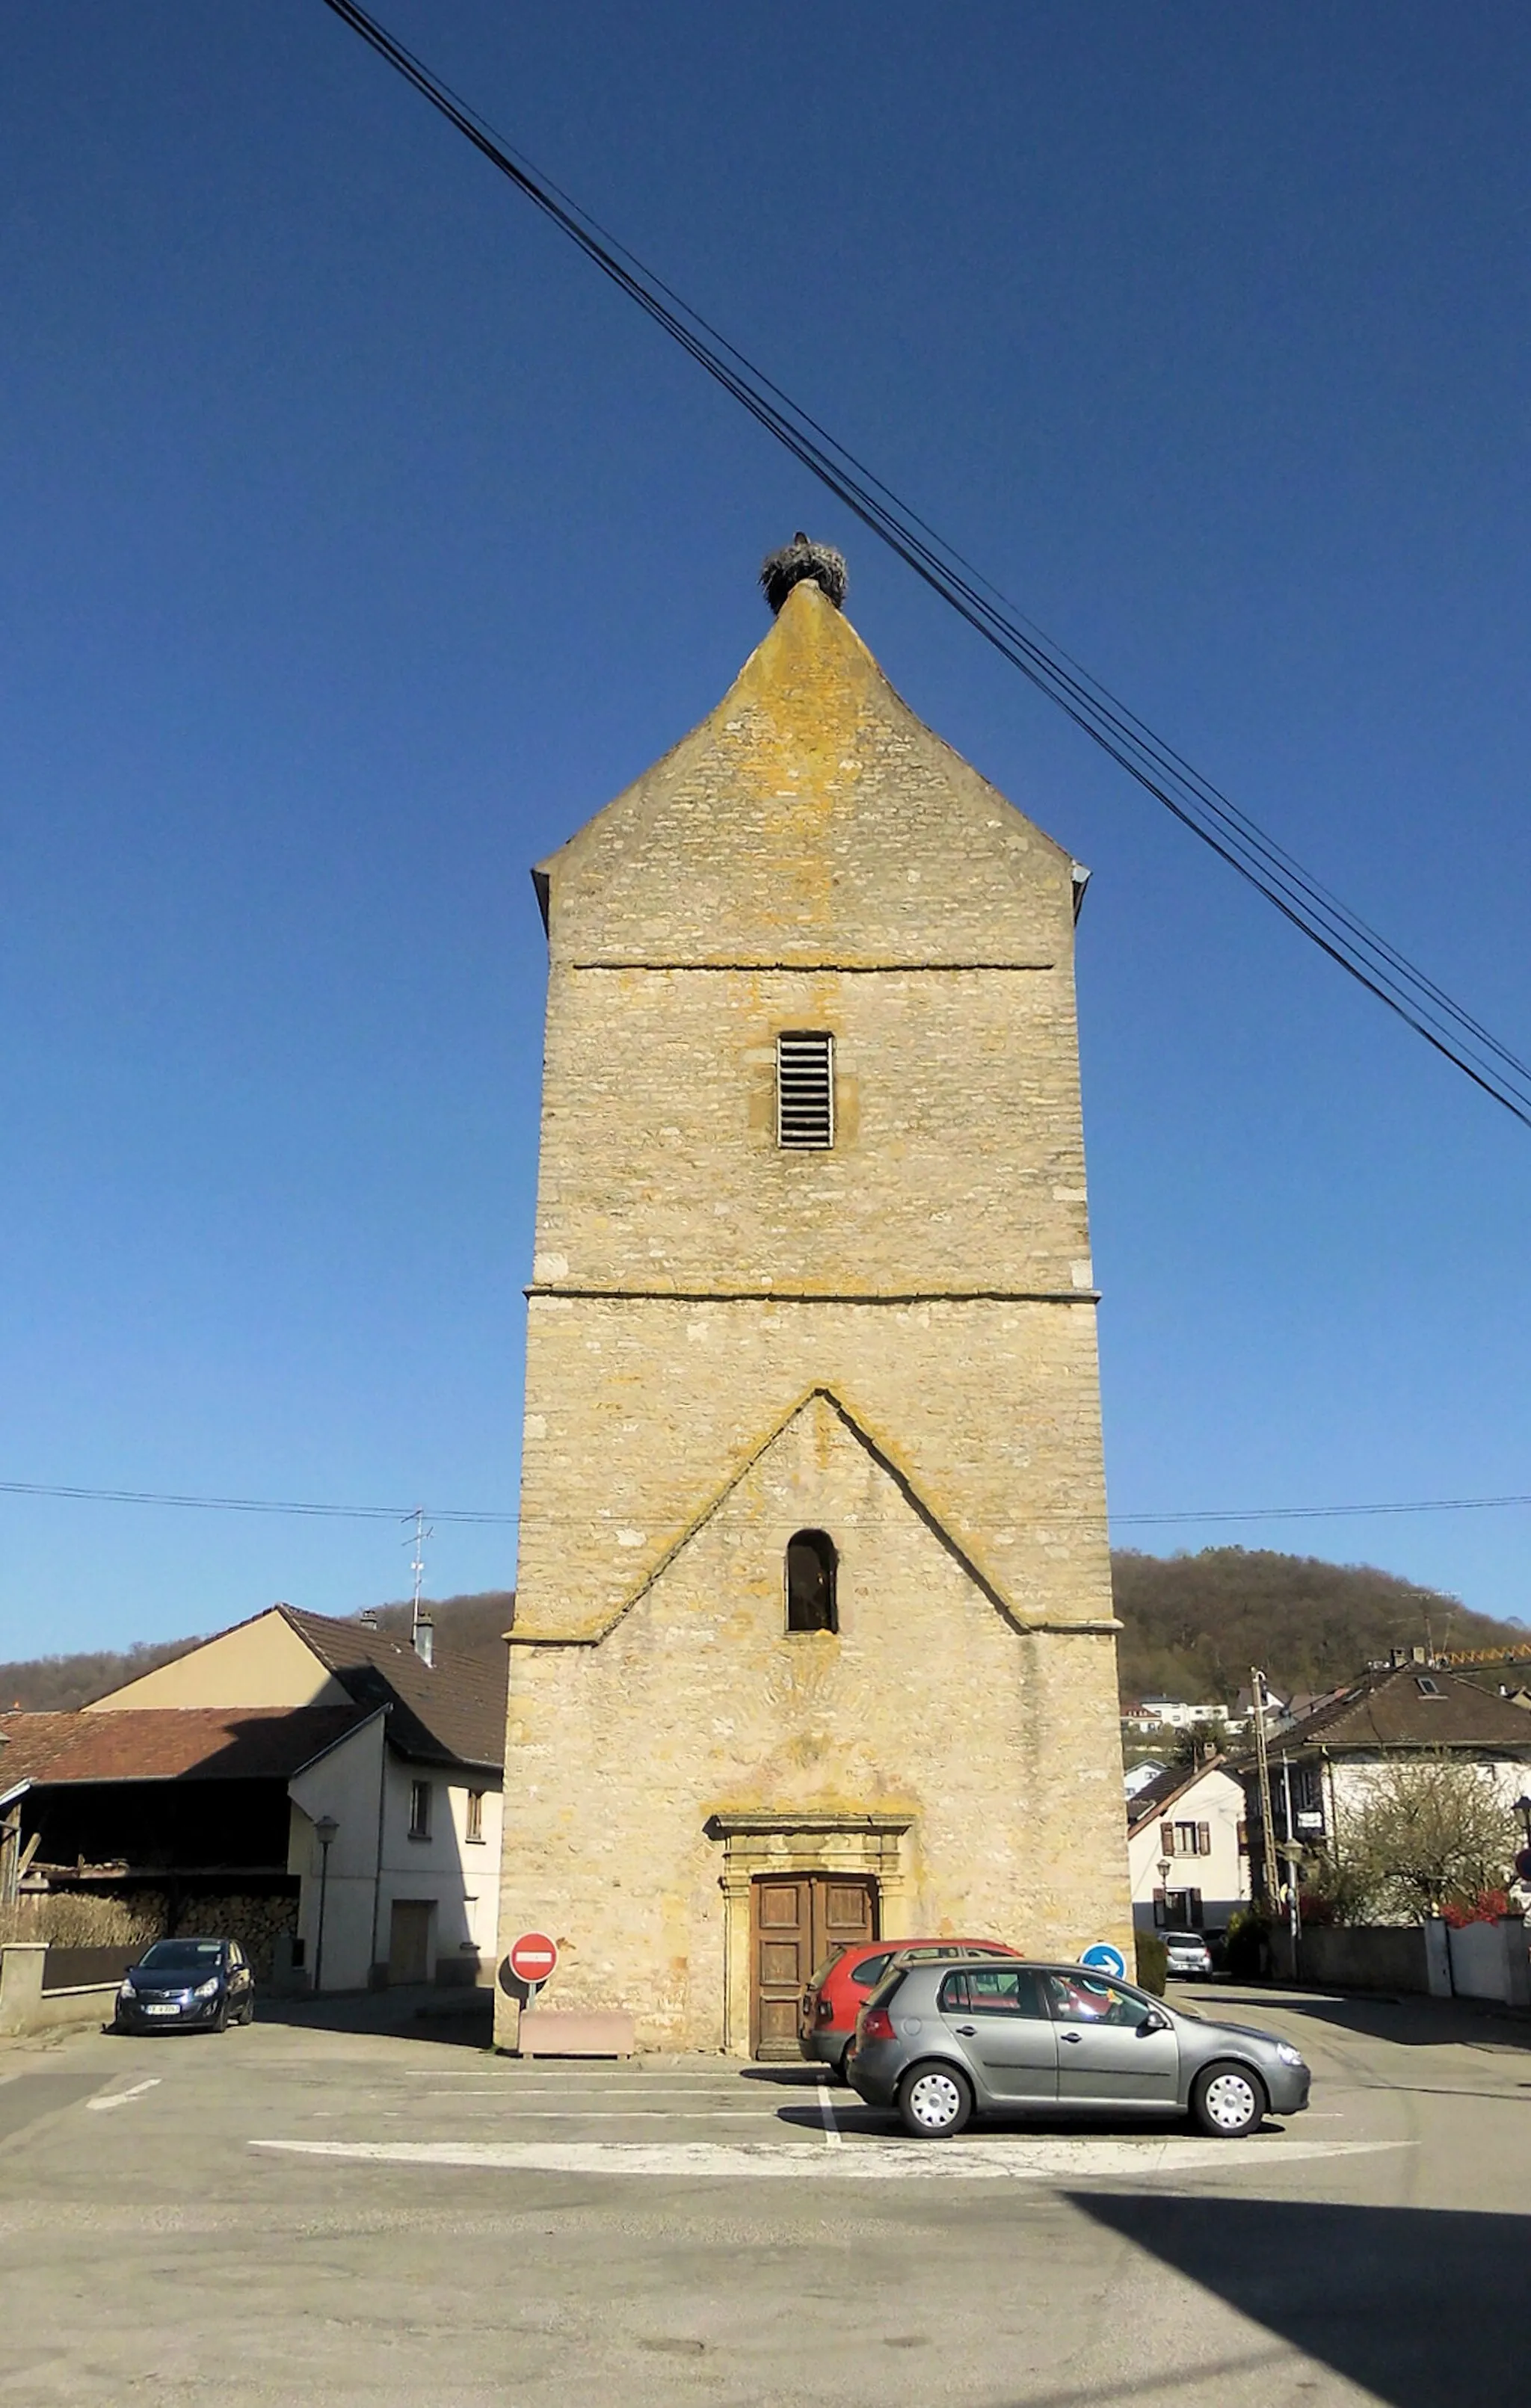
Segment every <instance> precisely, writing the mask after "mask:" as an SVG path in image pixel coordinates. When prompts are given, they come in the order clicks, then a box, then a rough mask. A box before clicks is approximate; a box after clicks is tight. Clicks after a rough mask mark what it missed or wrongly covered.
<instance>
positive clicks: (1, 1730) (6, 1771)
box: [0, 1710, 79, 1798]
mask: <svg viewBox="0 0 1531 2408" xmlns="http://www.w3.org/2000/svg"><path fill="white" fill-rule="evenodd" d="M78 1723H79V1715H78V1714H76V1713H67V1714H24V1713H21V1711H20V1710H18V1711H17V1712H16V1713H9V1714H0V1798H3V1797H4V1796H5V1794H6V1792H7V1789H14V1788H15V1786H16V1784H17V1783H18V1782H19V1781H31V1780H33V1779H35V1777H36V1774H37V1773H39V1772H40V1771H41V1770H42V1769H43V1767H44V1765H46V1764H51V1762H52V1759H53V1758H54V1756H57V1754H58V1752H59V1750H60V1748H61V1747H63V1746H65V1744H66V1742H68V1741H69V1740H70V1739H71V1738H72V1737H73V1735H74V1731H75V1728H76V1726H77V1725H78Z"/></svg>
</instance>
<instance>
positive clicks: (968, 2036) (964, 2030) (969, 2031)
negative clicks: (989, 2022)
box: [952, 2024, 978, 2040]
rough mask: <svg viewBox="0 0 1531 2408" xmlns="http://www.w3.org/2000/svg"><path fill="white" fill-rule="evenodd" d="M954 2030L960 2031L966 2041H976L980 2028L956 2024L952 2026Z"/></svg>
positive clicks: (974, 2025) (972, 2025)
mask: <svg viewBox="0 0 1531 2408" xmlns="http://www.w3.org/2000/svg"><path fill="white" fill-rule="evenodd" d="M952 2029H953V2030H954V2031H960V2033H961V2035H962V2038H963V2039H964V2040H976V2039H977V2037H978V2027H977V2025H976V2024H954V2025H953V2026H952Z"/></svg>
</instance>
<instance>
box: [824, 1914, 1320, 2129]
mask: <svg viewBox="0 0 1531 2408" xmlns="http://www.w3.org/2000/svg"><path fill="white" fill-rule="evenodd" d="M845 2078H846V2080H847V2081H848V2082H849V2083H850V2085H851V2087H852V2088H853V2089H854V2090H856V2091H857V2092H858V2093H859V2096H860V2097H861V2098H862V2099H864V2100H866V2101H867V2103H868V2105H869V2106H873V2107H896V2108H897V2109H898V2112H899V2114H900V2115H901V2117H902V2118H903V2127H904V2129H905V2131H908V2132H913V2133H915V2134H917V2135H918V2136H919V2137H921V2138H923V2139H927V2140H939V2139H945V2138H946V2137H948V2136H949V2135H950V2134H952V2133H954V2132H960V2130H961V2129H962V2127H963V2126H964V2125H965V2124H966V2122H967V2121H968V2118H969V2117H970V2116H971V2115H973V2114H975V2113H977V2114H984V2115H1033V2114H1041V2115H1058V2114H1075V2113H1076V2112H1077V2111H1080V2110H1086V2111H1088V2110H1092V2109H1102V2108H1106V2109H1109V2110H1111V2112H1112V2113H1113V2114H1118V2115H1141V2116H1168V2115H1189V2116H1190V2117H1191V2119H1192V2122H1193V2123H1194V2124H1195V2125H1196V2126H1197V2128H1199V2129H1200V2130H1201V2131H1203V2132H1207V2133H1211V2134H1214V2135H1216V2136H1217V2137H1219V2138H1220V2139H1223V2140H1229V2141H1236V2140H1239V2139H1242V2137H1243V2136H1244V2134H1245V2133H1247V2132H1252V2131H1254V2130H1255V2129H1256V2128H1257V2127H1258V2126H1259V2125H1260V2124H1261V2123H1262V2122H1263V2121H1264V2116H1265V2114H1267V2112H1274V2113H1275V2114H1278V2115H1295V2114H1299V2113H1300V2112H1301V2110H1302V2109H1303V2108H1305V2107H1306V2106H1307V2092H1308V2085H1309V2083H1310V2081H1311V2079H1312V2077H1311V2075H1310V2073H1309V2071H1308V2069H1307V2065H1306V2064H1305V2062H1304V2060H1303V2057H1302V2055H1301V2053H1300V2052H1299V2051H1298V2050H1297V2049H1294V2048H1293V2047H1292V2045H1291V2044H1290V2042H1287V2041H1284V2040H1278V2039H1276V2038H1275V2037H1274V2035H1273V2034H1271V2033H1269V2032H1262V2031H1253V2030H1250V2029H1249V2028H1248V2027H1247V2026H1246V2025H1243V2024H1220V2023H1219V2024H1215V2023H1207V2022H1205V2021H1203V2019H1202V2018H1201V2017H1200V2016H1198V2015H1189V2014H1180V2013H1179V2012H1178V2011H1177V2009H1176V2008H1174V2007H1167V2006H1166V2005H1165V2004H1164V2002H1163V2000H1162V1999H1155V1998H1150V1997H1149V1995H1148V1992H1147V1991H1146V1990H1136V1989H1134V1988H1133V1987H1132V1985H1130V1984H1129V1983H1126V1982H1115V1981H1111V1980H1108V1979H1107V1978H1106V1977H1105V1975H1104V1974H1100V1973H1095V1972H1092V1971H1090V1970H1089V1969H1088V1968H1087V1967H1085V1966H1083V1965H1033V1964H1030V1963H1027V1962H1025V1961H1020V1962H1018V1963H1016V1964H1009V1965H1005V1964H996V1963H995V1961H994V1959H993V1958H992V1957H988V1958H984V1959H978V1958H973V1959H970V1960H968V1961H966V1962H964V1963H960V1964H952V1963H950V1962H948V1963H946V1964H945V1965H916V1964H912V1963H906V1962H903V1961H901V1960H900V1959H899V1958H897V1957H895V1958H894V1960H893V1963H892V1964H891V1965H890V1966H889V1967H888V1971H887V1972H886V1974H885V1975H884V1976H883V1979H882V1981H881V1982H880V1983H879V1984H878V1985H877V1987H876V1989H875V1990H874V1992H873V1993H872V1996H871V1998H870V1999H869V2000H867V2002H866V2005H865V2006H864V2007H863V2008H862V2009H861V2012H860V2014H859V2017H858V2018H857V2025H856V2037H855V2040H854V2041H853V2042H852V2043H851V2046H850V2050H849V2053H848V2055H847V2057H846V2059H845Z"/></svg>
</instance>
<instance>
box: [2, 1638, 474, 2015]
mask: <svg viewBox="0 0 1531 2408" xmlns="http://www.w3.org/2000/svg"><path fill="white" fill-rule="evenodd" d="M505 1677H506V1663H505V1657H504V1655H503V1654H502V1653H500V1652H498V1651H497V1652H496V1653H493V1654H484V1653H482V1652H476V1653H472V1654H466V1653H465V1654H462V1655H454V1654H450V1653H444V1654H443V1656H442V1659H441V1661H440V1662H439V1663H432V1662H431V1661H429V1660H428V1659H427V1658H426V1656H422V1655H421V1654H419V1653H417V1652H416V1650H415V1649H414V1648H412V1647H411V1646H410V1645H408V1644H407V1643H404V1642H403V1641H398V1640H396V1639H393V1638H391V1637H389V1636H388V1635H387V1634H386V1633H384V1632H383V1631H381V1630H379V1629H377V1628H376V1627H372V1626H370V1625H368V1623H367V1622H365V1621H354V1622H352V1621H339V1620H336V1619H332V1618H331V1617H330V1616H328V1615H325V1614H317V1613H298V1612H296V1611H295V1609H294V1608H293V1607H291V1606H287V1605H278V1606H273V1607H271V1609H270V1610H269V1611H268V1612H267V1613H260V1614H256V1615H255V1616H254V1617H253V1620H251V1621H249V1622H244V1623H239V1624H238V1625H237V1626H236V1627H234V1628H233V1629H232V1630H225V1631H223V1632H220V1633H219V1635H218V1636H217V1637H216V1638H213V1639H209V1640H207V1641H204V1642H203V1644H202V1645H200V1646H197V1647H194V1648H192V1649H191V1650H190V1651H189V1652H188V1653H187V1654H186V1655H184V1656H177V1657H176V1658H175V1659H174V1660H173V1661H172V1662H171V1663H168V1664H162V1665H160V1666H158V1667H157V1668H156V1670H153V1671H152V1672H146V1673H144V1674H143V1675H142V1676H141V1677H140V1678H139V1679H137V1680H136V1681H130V1682H128V1683H127V1684H126V1685H125V1686H124V1687H123V1688H121V1689H114V1690H113V1691H111V1692H110V1694H109V1695H108V1696H107V1697H104V1698H98V1699H96V1700H95V1701H94V1704H92V1705H90V1706H87V1707H85V1708H83V1709H82V1710H81V1711H80V1712H79V1713H69V1714H13V1715H7V1716H0V1810H5V1811H8V1813H9V1814H10V1816H11V1817H12V1818H13V1820H14V1823H15V1828H16V1837H17V1842H18V1844H19V1846H20V1847H22V1848H24V1850H25V1852H26V1858H27V1863H28V1866H29V1880H30V1882H31V1885H32V1886H33V1887H35V1888H36V1887H39V1886H40V1887H48V1888H53V1889H63V1888H72V1889H80V1888H83V1889H86V1890H89V1891H92V1892H94V1894H95V1895H98V1896H102V1895H105V1896H110V1897H114V1898H118V1899H123V1900H124V1901H127V1902H135V1901H137V1902H144V1903H148V1902H152V1905H151V1911H152V1912H153V1913H157V1914H163V1915H164V1916H165V1917H166V1918H167V1928H170V1929H177V1928H179V1929H181V1930H188V1929H192V1928H195V1925H196V1922H197V1919H198V1917H199V1915H201V1916H211V1917H213V1918H215V1920H216V1922H217V1925H218V1928H221V1929H227V1930H228V1931H229V1933H230V1936H232V1937H234V1938H238V1939H244V1940H246V1945H247V1948H249V1950H250V1953H251V1955H252V1957H253V1960H254V1961H257V1962H259V1963H261V1970H262V1971H263V1972H265V1973H267V1974H268V1975H269V1976H270V1977H272V1978H274V1979H276V1980H278V1981H282V1980H283V1979H284V1978H285V1979H288V1980H290V1981H291V1982H292V1984H293V1985H294V1986H301V1987H308V1988H315V1989H324V1990H355V1989H363V1988H366V1987H368V1986H371V1987H378V1986H382V1985H384V1984H386V1983H389V1982H438V1983H443V1984H447V1983H456V1982H464V1983H473V1982H476V1981H478V1980H480V1979H483V1980H488V1979H490V1978H492V1976H493V1971H494V1967H495V1963H496V1947H495V1942H496V1921H497V1914H498V1869H499V1850H500V1806H501V1791H502V1788H503V1765H504V1725H505ZM247 1933H248V1935H249V1937H248V1938H247ZM252 1942H253V1944H252ZM262 1960H264V1961H262Z"/></svg>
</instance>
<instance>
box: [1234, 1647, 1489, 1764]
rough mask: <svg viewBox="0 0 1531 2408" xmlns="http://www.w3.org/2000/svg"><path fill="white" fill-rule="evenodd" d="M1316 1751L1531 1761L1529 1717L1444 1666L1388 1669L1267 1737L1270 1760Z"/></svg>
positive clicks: (1371, 1676)
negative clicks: (1432, 1751)
mask: <svg viewBox="0 0 1531 2408" xmlns="http://www.w3.org/2000/svg"><path fill="white" fill-rule="evenodd" d="M1425 1684H1428V1685H1425ZM1317 1747H1323V1748H1331V1749H1333V1750H1335V1751H1336V1753H1339V1752H1343V1751H1345V1750H1346V1749H1355V1750H1359V1751H1361V1752H1364V1753H1371V1754H1375V1753H1376V1751H1377V1750H1378V1749H1379V1748H1389V1747H1399V1748H1410V1747H1414V1748H1432V1747H1453V1748H1482V1749H1485V1750H1488V1751H1490V1752H1493V1753H1497V1754H1499V1755H1505V1756H1518V1755H1523V1754H1524V1756H1526V1757H1527V1758H1531V1715H1528V1714H1527V1713H1526V1711H1525V1709H1524V1706H1512V1705H1511V1704H1510V1703H1509V1699H1507V1698H1495V1697H1491V1696H1490V1694H1489V1692H1488V1691H1487V1690H1486V1689H1479V1688H1475V1687H1474V1685H1473V1684H1472V1683H1471V1682H1470V1681H1463V1680H1460V1679H1458V1678H1457V1676H1456V1675H1455V1674H1454V1673H1452V1672H1448V1671H1447V1670H1445V1668H1444V1666H1434V1667H1433V1666H1431V1665H1428V1664H1396V1665H1390V1666H1389V1668H1388V1669H1387V1670H1385V1671H1381V1672H1371V1673H1368V1674H1367V1676H1366V1678H1365V1680H1364V1681H1362V1682H1359V1683H1358V1684H1357V1685H1356V1686H1355V1687H1354V1688H1353V1689H1347V1690H1345V1691H1344V1692H1343V1693H1342V1694H1341V1695H1340V1696H1339V1697H1337V1698H1332V1699H1329V1701H1328V1702H1327V1703H1326V1704H1324V1705H1322V1706H1320V1707H1319V1708H1318V1710H1317V1712H1316V1713H1311V1714H1308V1715H1307V1717H1306V1718H1305V1719H1304V1720H1303V1721H1302V1722H1300V1723H1293V1726H1292V1727H1291V1729H1290V1730H1284V1731H1281V1732H1280V1733H1278V1734H1277V1735H1275V1736H1273V1737H1272V1739H1271V1741H1270V1743H1269V1752H1270V1754H1271V1755H1272V1756H1300V1755H1303V1754H1305V1753H1306V1752H1307V1750H1308V1749H1310V1748H1317Z"/></svg>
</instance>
